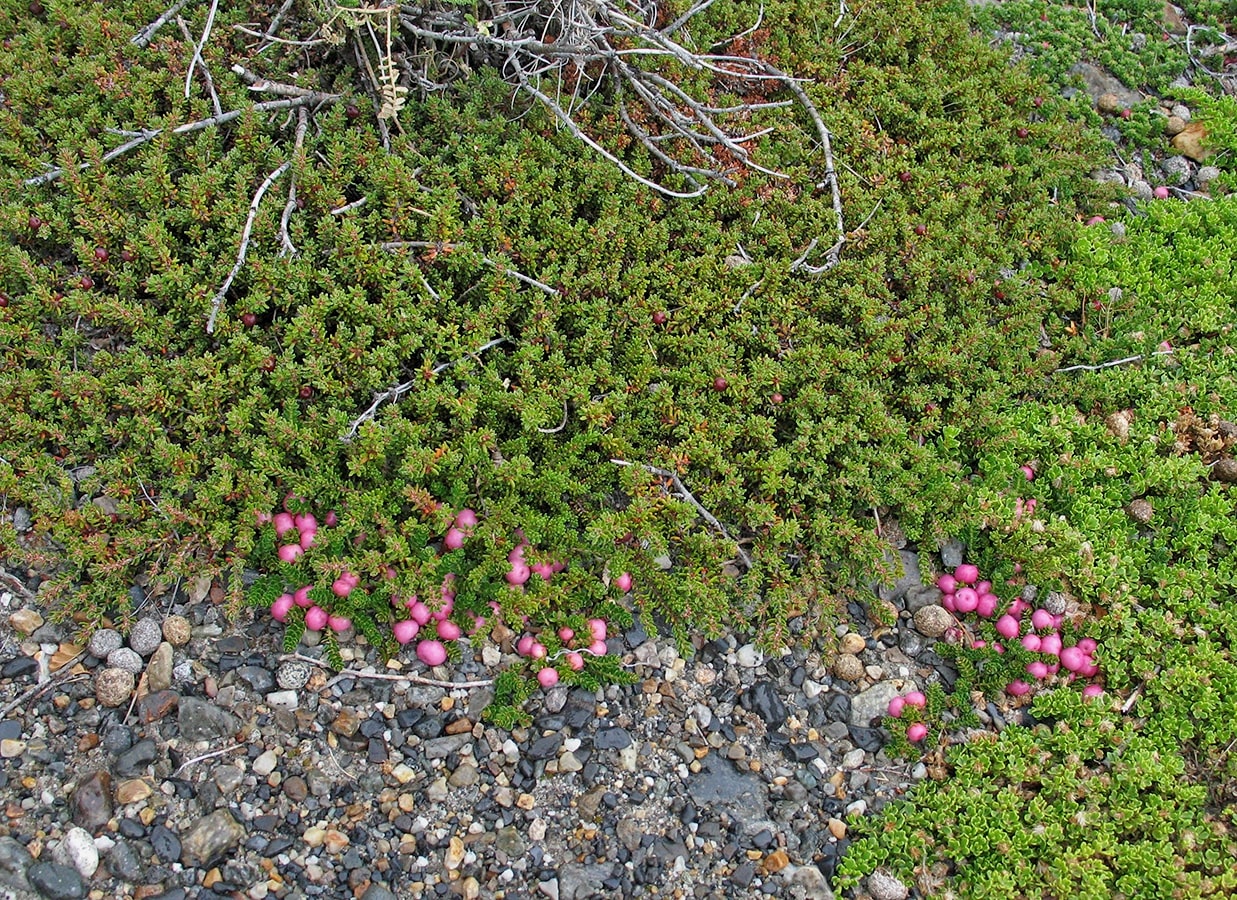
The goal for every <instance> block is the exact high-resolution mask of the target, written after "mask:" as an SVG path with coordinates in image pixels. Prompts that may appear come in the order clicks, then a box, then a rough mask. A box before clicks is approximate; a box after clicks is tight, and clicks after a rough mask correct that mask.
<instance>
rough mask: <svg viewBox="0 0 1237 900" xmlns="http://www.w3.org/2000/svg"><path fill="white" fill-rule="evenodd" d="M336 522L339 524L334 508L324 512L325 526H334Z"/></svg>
mask: <svg viewBox="0 0 1237 900" xmlns="http://www.w3.org/2000/svg"><path fill="white" fill-rule="evenodd" d="M338 524H339V516H338V515H337V514H336V512H335V510H331V511H330V512H328V513H327V514H326V527H327V528H334V527H335V526H336V525H338Z"/></svg>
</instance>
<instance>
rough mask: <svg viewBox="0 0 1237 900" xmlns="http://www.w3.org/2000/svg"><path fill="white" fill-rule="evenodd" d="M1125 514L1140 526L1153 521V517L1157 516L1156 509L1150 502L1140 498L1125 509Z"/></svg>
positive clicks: (1132, 501)
mask: <svg viewBox="0 0 1237 900" xmlns="http://www.w3.org/2000/svg"><path fill="white" fill-rule="evenodd" d="M1125 512H1126V515H1128V516H1129V517H1130V518H1131V519H1133V520H1134V521H1135V522H1137V523H1138V524H1139V525H1146V524H1148V523H1149V522H1150V521H1151V517H1152V516H1154V515H1155V508H1154V507H1153V506H1152V505H1151V503H1150V502H1149V501H1147V500H1144V499H1143V498H1142V497H1139V498H1138V499H1137V500H1131V501H1130V502H1129V505H1128V506H1126V507H1125Z"/></svg>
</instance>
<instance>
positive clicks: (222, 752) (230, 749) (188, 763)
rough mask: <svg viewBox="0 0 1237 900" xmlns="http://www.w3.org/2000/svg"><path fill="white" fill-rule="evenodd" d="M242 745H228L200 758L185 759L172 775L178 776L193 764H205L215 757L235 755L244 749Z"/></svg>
mask: <svg viewBox="0 0 1237 900" xmlns="http://www.w3.org/2000/svg"><path fill="white" fill-rule="evenodd" d="M244 746H245V745H244V744H230V745H228V746H227V747H220V748H219V749H218V750H212V751H211V752H210V753H203V754H202V755H201V756H195V757H194V758H193V759H187V760H185V761H184V762H183V763H181V764H180V766H179V767H178V768H177V769H176V771H175V772H173V773H172V775H173V776H176V775H179V774H180V773H181V772H183V771H185V769H187V768H189V767H190V766H191V765H193V764H194V763H200V762H205V761H206V760H208V759H214V758H215V757H217V756H226V755H227V754H229V753H235V752H236V751H237V750H242V749H244Z"/></svg>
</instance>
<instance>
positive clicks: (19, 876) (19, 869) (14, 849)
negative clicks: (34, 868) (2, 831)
mask: <svg viewBox="0 0 1237 900" xmlns="http://www.w3.org/2000/svg"><path fill="white" fill-rule="evenodd" d="M32 862H34V857H32V856H31V855H30V851H29V850H27V849H26V848H25V847H24V846H23V845H22V844H20V843H19V842H18V841H17V840H16V839H15V838H11V837H8V836H5V837H0V887H6V888H12V889H14V890H19V891H28V890H30V881H29V880H28V879H27V878H26V870H27V869H28V868H30V864H31V863H32Z"/></svg>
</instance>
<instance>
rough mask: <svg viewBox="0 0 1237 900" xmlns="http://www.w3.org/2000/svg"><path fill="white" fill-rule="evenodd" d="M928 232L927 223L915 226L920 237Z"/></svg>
mask: <svg viewBox="0 0 1237 900" xmlns="http://www.w3.org/2000/svg"><path fill="white" fill-rule="evenodd" d="M927 233H928V226H927V225H916V226H915V234H917V235H919V236H920V237H923V236H924V235H925V234H927Z"/></svg>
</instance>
